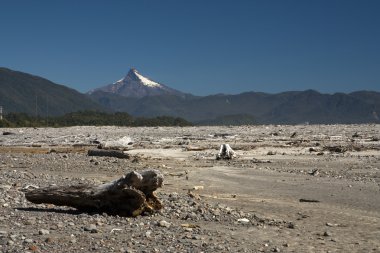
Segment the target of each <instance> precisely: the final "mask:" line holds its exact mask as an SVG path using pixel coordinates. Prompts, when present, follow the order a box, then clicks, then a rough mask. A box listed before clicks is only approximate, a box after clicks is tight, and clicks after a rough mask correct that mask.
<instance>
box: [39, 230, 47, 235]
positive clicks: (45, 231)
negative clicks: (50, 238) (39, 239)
mask: <svg viewBox="0 0 380 253" xmlns="http://www.w3.org/2000/svg"><path fill="white" fill-rule="evenodd" d="M38 234H40V235H48V234H50V231H49V230H47V229H40V230H39V231H38Z"/></svg>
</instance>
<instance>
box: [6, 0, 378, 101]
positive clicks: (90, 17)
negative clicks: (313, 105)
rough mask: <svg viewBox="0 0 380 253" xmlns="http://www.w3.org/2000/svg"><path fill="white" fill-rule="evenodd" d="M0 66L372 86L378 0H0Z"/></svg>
mask: <svg viewBox="0 0 380 253" xmlns="http://www.w3.org/2000/svg"><path fill="white" fill-rule="evenodd" d="M0 66H2V67H7V68H11V69H15V70H20V71H24V72H28V73H32V74H35V75H39V76H42V77H45V78H47V79H50V80H52V81H54V82H56V83H59V84H64V85H66V86H69V87H72V88H74V89H77V90H78V91H81V92H86V91H88V90H90V89H93V88H96V87H99V86H103V85H106V84H109V83H112V82H114V81H117V80H118V79H120V78H121V77H123V76H124V75H125V74H126V73H127V72H128V70H129V68H131V67H135V68H137V69H138V70H139V71H140V72H141V73H142V74H144V75H146V76H148V77H150V78H152V79H153V80H155V81H158V82H161V83H163V84H166V85H168V86H171V87H173V88H175V89H179V90H182V91H185V92H191V93H193V94H197V95H207V94H215V93H230V94H237V93H240V92H243V91H263V92H270V93H277V92H281V91H288V90H306V89H315V90H318V91H321V92H326V93H333V92H338V91H340V92H350V91H355V90H362V89H366V90H376V91H380V1H378V0H372V1H371V0H357V1H350V0H339V1H338V0H307V1H306V0H298V1H293V0H286V1H285V0H277V1H276V0H273V1H267V0H261V1H255V0H247V1H244V0H240V1H239V0H230V1H224V0H186V1H185V0H160V1H158V0H151V1H147V0H146V1H140V0H134V1H132V0H131V1H127V0H121V1H117V0H112V1H107V0H104V1H96V0H54V1H52V0H34V1H31V0H23V1H21V0H2V1H1V2H0Z"/></svg>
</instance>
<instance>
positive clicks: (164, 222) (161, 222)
mask: <svg viewBox="0 0 380 253" xmlns="http://www.w3.org/2000/svg"><path fill="white" fill-rule="evenodd" d="M158 224H159V225H160V227H167V228H168V227H170V225H171V224H170V223H169V222H167V221H165V220H162V221H160V222H159V223H158Z"/></svg>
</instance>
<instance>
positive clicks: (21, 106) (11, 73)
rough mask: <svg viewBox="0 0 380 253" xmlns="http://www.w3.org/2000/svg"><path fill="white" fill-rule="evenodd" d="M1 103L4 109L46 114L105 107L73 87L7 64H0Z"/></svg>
mask: <svg viewBox="0 0 380 253" xmlns="http://www.w3.org/2000/svg"><path fill="white" fill-rule="evenodd" d="M0 105H1V106H3V109H4V111H5V112H24V113H28V114H31V115H43V116H58V115H63V114H66V113H68V112H73V111H79V110H100V111H104V110H106V109H105V107H103V106H101V105H100V104H98V103H96V102H94V101H93V100H92V99H90V98H89V97H88V96H86V95H84V94H82V93H79V92H78V91H76V90H74V89H71V88H68V87H66V86H64V85H60V84H56V83H53V82H51V81H49V80H47V79H45V78H42V77H39V76H36V75H31V74H27V73H24V72H21V71H15V70H11V69H8V68H4V67H0Z"/></svg>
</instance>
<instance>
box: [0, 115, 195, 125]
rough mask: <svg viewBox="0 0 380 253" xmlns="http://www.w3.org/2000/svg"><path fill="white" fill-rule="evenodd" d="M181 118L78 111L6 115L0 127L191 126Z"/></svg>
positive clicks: (0, 121)
mask: <svg viewBox="0 0 380 253" xmlns="http://www.w3.org/2000/svg"><path fill="white" fill-rule="evenodd" d="M191 125H192V124H191V123H190V122H188V121H186V120H184V119H182V118H175V117H169V116H159V117H155V118H142V117H133V116H131V115H129V114H128V113H125V112H116V113H105V112H98V111H80V112H72V113H67V114H65V115H63V116H57V117H41V116H37V117H36V116H31V115H29V114H26V113H8V114H6V115H4V116H3V119H2V120H0V127H65V126H191Z"/></svg>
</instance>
